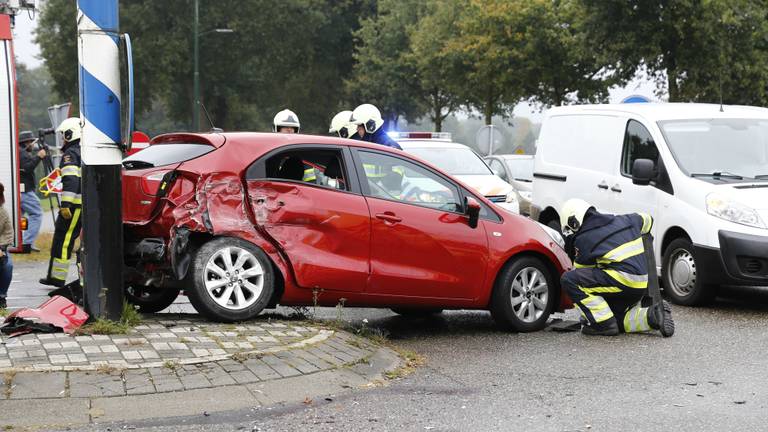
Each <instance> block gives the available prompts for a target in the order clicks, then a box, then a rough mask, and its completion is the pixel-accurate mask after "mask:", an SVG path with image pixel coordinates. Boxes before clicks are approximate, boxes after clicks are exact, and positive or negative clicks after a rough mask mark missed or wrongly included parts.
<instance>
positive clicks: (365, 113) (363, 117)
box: [349, 104, 402, 150]
mask: <svg viewBox="0 0 768 432" xmlns="http://www.w3.org/2000/svg"><path fill="white" fill-rule="evenodd" d="M349 121H350V123H352V124H354V125H357V133H356V134H353V135H352V136H351V137H350V138H352V139H354V140H358V141H367V142H372V143H376V144H381V145H385V146H387V147H392V148H396V149H398V150H402V147H400V145H399V144H398V143H397V142H395V140H393V139H392V138H390V136H389V135H387V133H386V132H384V129H383V128H382V126H384V119H382V118H381V112H380V111H379V109H378V108H376V107H375V106H373V105H371V104H362V105H360V106H358V107H357V108H355V110H354V111H352V117H350V119H349Z"/></svg>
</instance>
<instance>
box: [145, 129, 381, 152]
mask: <svg viewBox="0 0 768 432" xmlns="http://www.w3.org/2000/svg"><path fill="white" fill-rule="evenodd" d="M172 143H192V144H210V145H213V146H215V147H221V146H222V145H224V143H235V144H238V145H247V146H255V147H259V148H262V149H264V150H265V151H270V150H272V149H276V148H279V147H283V146H286V145H293V144H327V145H346V146H356V147H361V148H371V149H376V150H387V149H389V150H391V149H390V148H389V147H387V146H383V145H381V144H376V143H369V142H365V141H356V140H351V139H344V138H339V137H336V136H326V135H308V134H285V133H275V132H210V133H190V132H174V133H168V134H163V135H158V136H156V137H155V138H153V139H152V142H151V144H152V145H154V144H172Z"/></svg>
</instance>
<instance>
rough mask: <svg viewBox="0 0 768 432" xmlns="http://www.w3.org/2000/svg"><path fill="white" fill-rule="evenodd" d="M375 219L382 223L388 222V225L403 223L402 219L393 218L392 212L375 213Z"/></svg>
mask: <svg viewBox="0 0 768 432" xmlns="http://www.w3.org/2000/svg"><path fill="white" fill-rule="evenodd" d="M376 219H381V220H383V221H384V222H389V223H398V222H402V221H403V218H401V217H398V216H395V214H394V213H392V212H386V213H377V214H376Z"/></svg>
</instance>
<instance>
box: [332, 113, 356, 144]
mask: <svg viewBox="0 0 768 432" xmlns="http://www.w3.org/2000/svg"><path fill="white" fill-rule="evenodd" d="M350 117H352V111H349V110H346V111H342V112H340V113H338V114H336V115H335V116H333V119H332V120H331V127H330V128H328V133H330V134H338V135H339V136H340V137H341V138H349V137H350V135H352V134H354V133H355V130H354V129H355V125H354V124H352V123H350V122H349V118H350Z"/></svg>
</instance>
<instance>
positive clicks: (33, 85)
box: [16, 63, 54, 131]
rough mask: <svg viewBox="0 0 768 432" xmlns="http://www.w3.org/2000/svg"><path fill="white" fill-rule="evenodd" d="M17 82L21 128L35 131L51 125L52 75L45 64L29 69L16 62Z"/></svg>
mask: <svg viewBox="0 0 768 432" xmlns="http://www.w3.org/2000/svg"><path fill="white" fill-rule="evenodd" d="M16 83H17V85H18V90H19V130H31V131H35V130H37V129H38V128H48V127H51V121H50V120H49V119H48V107H49V106H51V105H53V103H54V102H53V101H52V100H51V96H52V95H51V77H50V75H49V74H48V71H47V70H46V68H45V66H38V67H36V68H34V69H29V68H28V67H27V66H26V65H25V64H23V63H17V64H16Z"/></svg>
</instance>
